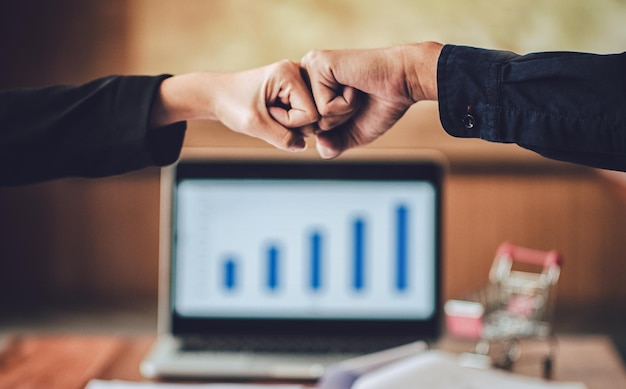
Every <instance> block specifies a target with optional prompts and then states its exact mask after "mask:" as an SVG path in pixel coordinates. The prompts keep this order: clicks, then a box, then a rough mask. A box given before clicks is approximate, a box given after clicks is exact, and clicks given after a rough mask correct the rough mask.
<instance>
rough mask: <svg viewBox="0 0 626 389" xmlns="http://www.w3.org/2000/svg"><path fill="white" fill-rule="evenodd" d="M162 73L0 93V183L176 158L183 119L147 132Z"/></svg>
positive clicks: (112, 170)
mask: <svg viewBox="0 0 626 389" xmlns="http://www.w3.org/2000/svg"><path fill="white" fill-rule="evenodd" d="M167 77H168V76H167V75H161V76H154V77H152V76H111V77H106V78H101V79H98V80H94V81H92V82H89V83H86V84H84V85H79V86H54V87H47V88H41V89H19V90H5V91H0V185H15V184H25V183H31V182H36V181H42V180H50V179H55V178H61V177H69V176H77V177H102V176H109V175H115V174H121V173H125V172H128V171H131V170H136V169H140V168H143V167H147V166H162V165H167V164H170V163H173V162H175V161H176V160H177V159H178V157H179V155H180V150H181V148H182V144H183V138H184V134H185V129H186V123H184V122H181V123H176V124H173V125H170V126H167V127H162V128H156V129H149V128H148V120H149V117H150V109H151V106H152V100H153V98H154V96H155V94H156V93H157V91H158V87H159V85H160V84H161V82H162V81H163V80H164V79H165V78H167Z"/></svg>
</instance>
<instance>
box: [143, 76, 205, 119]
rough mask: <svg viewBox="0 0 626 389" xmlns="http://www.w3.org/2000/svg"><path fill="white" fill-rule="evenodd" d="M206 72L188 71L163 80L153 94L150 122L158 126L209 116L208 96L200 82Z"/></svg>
mask: <svg viewBox="0 0 626 389" xmlns="http://www.w3.org/2000/svg"><path fill="white" fill-rule="evenodd" d="M209 74H210V73H189V74H183V75H178V76H173V77H170V78H167V79H165V80H163V82H162V83H161V85H160V87H159V91H158V92H157V95H156V96H155V98H154V101H153V104H152V110H151V113H150V126H151V127H160V126H165V125H168V124H172V123H176V122H182V121H186V120H193V119H210V118H211V116H212V114H211V112H212V107H211V104H210V102H211V100H212V99H211V98H210V97H209V96H208V95H207V93H206V91H207V90H209V89H207V88H204V87H203V85H204V83H205V81H206V78H207V76H208V75H209Z"/></svg>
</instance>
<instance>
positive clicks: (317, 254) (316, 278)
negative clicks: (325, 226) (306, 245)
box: [310, 231, 322, 290]
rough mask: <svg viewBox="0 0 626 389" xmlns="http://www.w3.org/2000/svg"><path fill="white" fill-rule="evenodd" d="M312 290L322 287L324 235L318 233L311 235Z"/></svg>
mask: <svg viewBox="0 0 626 389" xmlns="http://www.w3.org/2000/svg"><path fill="white" fill-rule="evenodd" d="M310 244H311V289H312V290H319V289H320V288H321V287H322V234H321V233H320V232H318V231H316V232H314V233H312V234H311V243H310Z"/></svg>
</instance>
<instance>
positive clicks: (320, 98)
mask: <svg viewBox="0 0 626 389" xmlns="http://www.w3.org/2000/svg"><path fill="white" fill-rule="evenodd" d="M320 56H321V55H316V54H309V55H307V56H306V57H305V58H304V59H303V62H302V63H303V66H304V69H305V70H306V72H307V75H308V78H309V80H310V83H311V91H312V92H313V99H314V101H315V104H316V106H317V111H318V112H319V114H320V115H321V116H322V119H321V123H320V128H322V129H324V130H328V129H330V128H332V127H334V126H337V125H339V124H341V123H343V122H345V121H346V120H347V118H349V116H350V115H351V114H352V113H353V112H354V111H356V109H357V108H358V106H357V105H356V104H358V99H356V98H355V97H356V96H357V93H356V91H355V90H354V88H351V87H346V86H344V85H342V84H340V83H339V82H337V80H336V79H335V78H334V76H333V74H332V71H331V70H330V69H329V66H326V64H325V62H324V60H323V59H320Z"/></svg>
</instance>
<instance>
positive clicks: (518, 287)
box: [444, 242, 562, 378]
mask: <svg viewBox="0 0 626 389" xmlns="http://www.w3.org/2000/svg"><path fill="white" fill-rule="evenodd" d="M561 263H562V259H561V256H560V255H559V253H558V252H556V251H548V252H544V251H538V250H534V249H529V248H525V247H519V246H514V245H512V244H510V243H506V242H505V243H503V244H501V245H500V247H499V248H498V250H497V252H496V256H495V259H494V262H493V264H492V266H491V270H490V272H489V283H488V284H487V285H485V286H483V287H481V288H479V289H477V290H475V291H474V292H472V293H471V294H469V295H468V296H466V298H463V299H457V300H449V301H447V302H446V304H445V306H444V312H445V317H446V327H447V330H448V333H449V334H450V335H452V336H453V337H461V338H468V339H473V340H476V341H477V343H476V347H475V349H474V352H473V353H469V354H466V355H465V356H466V357H467V356H470V357H472V358H474V361H478V360H482V361H483V362H485V361H488V362H489V363H490V365H495V366H497V367H501V368H506V369H510V368H512V366H513V363H514V362H515V361H516V360H517V359H518V358H519V356H520V353H521V351H520V344H519V341H520V340H521V339H525V338H536V339H540V340H545V341H546V343H547V345H548V352H547V355H546V356H545V357H544V358H543V361H542V364H543V374H544V376H545V377H546V378H549V376H550V375H551V371H552V363H553V359H554V347H555V346H554V345H555V341H554V336H553V331H552V325H551V323H552V319H553V313H554V302H555V298H554V297H555V296H554V292H555V290H554V289H555V288H554V286H555V284H556V282H557V281H558V279H559V274H560V269H561ZM531 270H537V271H531ZM495 343H498V344H499V346H500V350H501V352H500V354H501V355H500V356H499V357H497V358H495V359H494V358H492V356H491V355H490V354H493V353H492V352H490V349H491V348H492V347H491V346H492V345H494V344H495ZM474 365H475V363H474Z"/></svg>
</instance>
